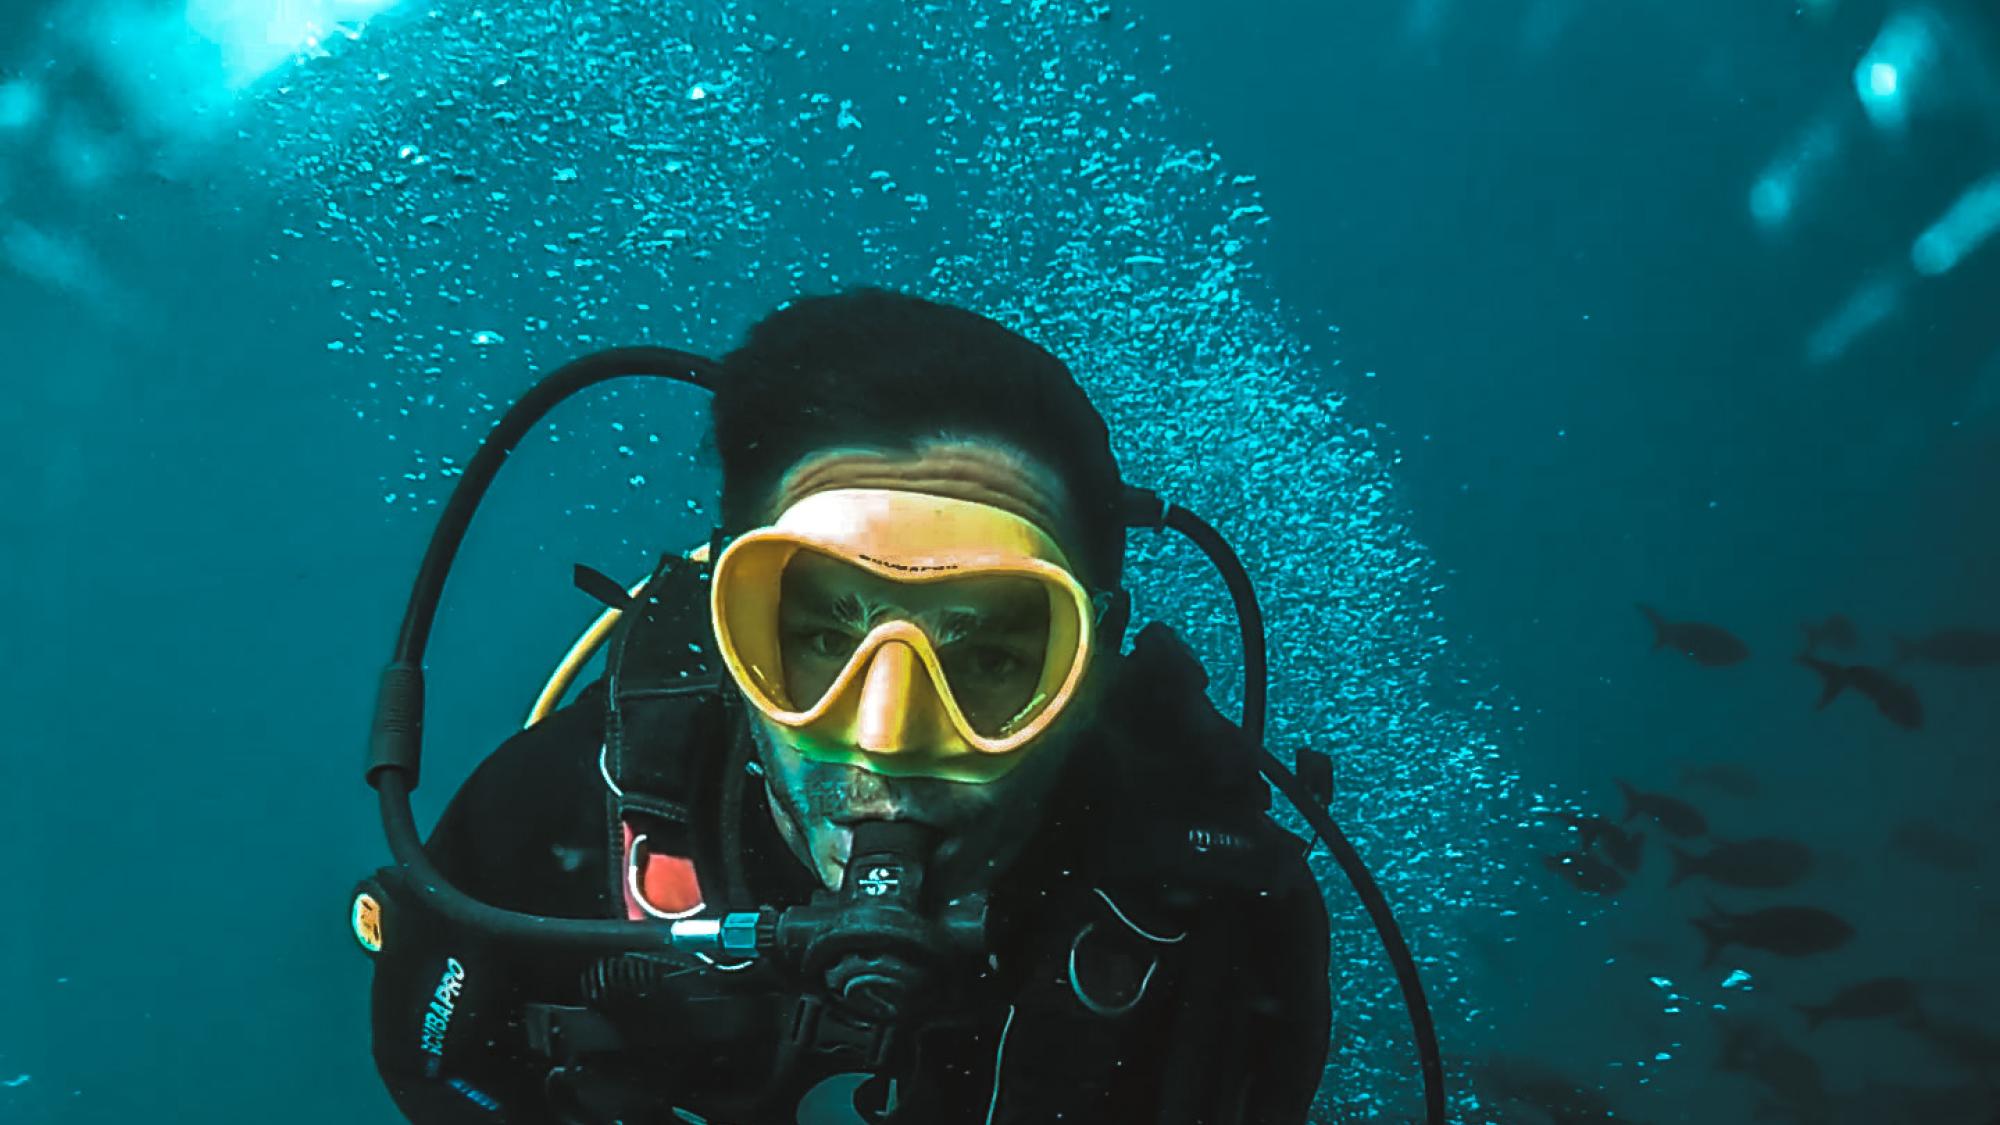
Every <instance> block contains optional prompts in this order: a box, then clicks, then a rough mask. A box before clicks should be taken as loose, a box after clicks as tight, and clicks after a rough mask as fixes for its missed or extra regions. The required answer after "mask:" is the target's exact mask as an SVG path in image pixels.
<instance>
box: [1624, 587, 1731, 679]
mask: <svg viewBox="0 0 2000 1125" xmlns="http://www.w3.org/2000/svg"><path fill="white" fill-rule="evenodd" d="M1634 604H1636V605H1637V606H1638V607H1639V612H1640V613H1643V614H1645V615H1646V620H1647V621H1650V622H1652V624H1653V647H1654V648H1656V649H1657V648H1670V649H1673V650H1674V651H1675V652H1678V653H1680V654H1681V655H1682V656H1685V657H1687V658H1688V659H1689V660H1692V661H1694V662H1695V663H1696V664H1700V665H1702V666H1703V667H1707V668H1725V667H1728V666H1729V665H1731V664H1741V663H1742V662H1743V661H1745V660H1747V659H1749V656H1750V646H1749V645H1746V644H1744V643H1743V642H1742V641H1740V640H1737V639H1736V635H1735V634H1733V633H1731V632H1730V631H1729V630H1727V629H1724V628H1722V627H1721V626H1719V625H1704V624H1702V623H1701V622H1699V621H1669V620H1667V619H1666V618H1665V617H1663V616H1661V615H1660V611H1659V610H1657V609H1654V608H1653V607H1652V606H1649V605H1647V604H1646V603H1644V602H1636V603H1634Z"/></svg>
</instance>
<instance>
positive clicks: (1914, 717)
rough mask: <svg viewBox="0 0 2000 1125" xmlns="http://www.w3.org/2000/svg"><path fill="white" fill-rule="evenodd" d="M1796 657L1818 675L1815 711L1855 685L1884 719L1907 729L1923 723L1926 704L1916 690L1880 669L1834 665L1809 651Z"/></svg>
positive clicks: (1865, 666) (1917, 726)
mask: <svg viewBox="0 0 2000 1125" xmlns="http://www.w3.org/2000/svg"><path fill="white" fill-rule="evenodd" d="M1797 659H1798V662H1799V663H1800V664H1803V665H1805V666H1806V667H1808V668H1811V669H1812V670H1813V671H1814V672H1816V673H1818V674H1819V680H1820V693H1819V702H1818V703H1816V704H1814V705H1813V709H1814V710H1824V709H1825V707H1826V705H1827V704H1829V703H1832V702H1833V701H1834V700H1835V699H1837V698H1839V697H1840V693H1841V692H1843V691H1845V690H1847V689H1848V688H1853V689H1854V690H1855V691H1857V692H1859V693H1860V694H1861V695H1863V696H1864V697H1866V698H1867V700H1868V702H1870V703H1873V704H1874V705H1875V709H1876V710H1877V711H1880V712H1881V713H1882V716H1883V717H1884V718H1886V719H1888V720H1889V721H1890V722H1892V723H1894V724H1896V725H1897V726H1899V727H1902V728H1903V729H1904V730H1917V729H1918V728H1920V727H1922V726H1923V725H1924V704H1923V700H1921V699H1919V698H1917V689H1915V688H1913V687H1911V686H1910V685H1909V684H1906V683H1904V682H1903V681H1901V680H1899V679H1897V678H1896V677H1894V676H1891V675H1890V674H1889V673H1887V672H1884V671H1882V670H1881V669H1880V668H1871V667H1869V666H1868V665H1866V664H1835V663H1833V662H1832V661H1830V660H1821V659H1819V658H1817V657H1815V656H1813V655H1812V654H1811V653H1807V652H1802V653H1799V655H1798V658H1797Z"/></svg>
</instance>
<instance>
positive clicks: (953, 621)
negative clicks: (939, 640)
mask: <svg viewBox="0 0 2000 1125" xmlns="http://www.w3.org/2000/svg"><path fill="white" fill-rule="evenodd" d="M934 612H935V613H936V615H937V620H938V622H939V624H940V626H941V627H942V629H944V630H950V631H952V632H953V633H955V634H958V635H963V634H964V633H968V632H971V631H973V630H975V629H976V630H982V631H986V632H995V633H1012V632H1020V631H1024V630H1028V629H1032V628H1034V627H1035V626H1036V625H1037V624H1038V623H1039V622H1038V621H1037V619H1036V614H1035V607H1033V606H1031V605H1029V604H1027V603H1024V602H1016V603H1014V604H1012V605H1008V606H1003V607H1001V608H999V609H994V610H982V609H977V608H974V607H971V606H948V607H946V608H944V609H940V610H936V611H934Z"/></svg>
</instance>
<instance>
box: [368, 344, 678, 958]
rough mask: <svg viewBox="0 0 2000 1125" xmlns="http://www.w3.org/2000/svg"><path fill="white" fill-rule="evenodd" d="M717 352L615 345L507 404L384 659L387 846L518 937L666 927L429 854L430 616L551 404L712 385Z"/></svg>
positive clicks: (375, 764) (627, 938)
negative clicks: (479, 876) (484, 876)
mask: <svg viewBox="0 0 2000 1125" xmlns="http://www.w3.org/2000/svg"><path fill="white" fill-rule="evenodd" d="M714 372H715V362H714V361H713V360H710V359H707V358H705V357H702V356H698V355H695V354H693V353H692V352H683V351H676V350H674V349H672V348H614V349H611V350H609V351H602V352H596V353H593V354H591V355H587V356H584V357H582V358H581V359H577V360H574V361H572V362H570V363H568V364H565V365H564V366H562V367H560V368H558V369H557V370H556V371H554V372H553V373H551V374H550V375H549V376H548V377H547V378H545V379H542V380H541V381H539V382H537V383H536V384H535V385H534V386H533V387H532V388H530V389H529V390H528V393H527V394H524V395H522V396H521V397H520V399H519V400H517V401H516V402H515V403H514V405H512V406H511V407H509V408H508V409H507V412H506V413H505V414H504V415H502V416H501V418H500V421H499V423H498V424H496V425H495V426H494V427H493V430H492V432H491V433H489V434H488V435H487V436H486V440H485V441H483V442H481V443H480V446H479V449H478V451H477V452H475V453H474V454H473V456H472V460H471V461H470V462H468V463H467V464H466V467H465V472H464V474H463V475H461V476H460V477H459V480H458V485H457V486H456V487H455V488H453V490H452V493H451V499H450V500H448V501H447V502H446V503H445V509H444V512H443V513H442V514H441V515H439V517H438V523H437V528H436V530H434V531H433V532H432V533H431V541H430V546H429V547H428V548H427V549H426V550H425V551H424V560H423V564H422V565H421V566H420V567H418V569H417V578H416V582H415V583H414V584H413V585H412V587H411V590H410V602H409V606H408V608H407V609H405V611H404V613H403V625H402V629H401V630H400V631H399V632H398V634H397V636H396V649H395V655H394V656H393V658H392V659H391V661H390V663H389V665H388V667H386V668H384V669H383V672H382V684H381V691H380V694H379V695H378V696H377V699H376V704H375V721H374V727H373V730H372V731H371V732H370V736H369V746H368V763H367V773H366V776H367V779H368V783H369V784H370V785H372V786H374V787H375V791H376V793H377V794H378V795H379V797H380V804H381V809H382V827H383V831H384V833H385V834H386V835H387V837H388V840H389V851H390V852H391V854H393V855H394V856H395V857H396V861H397V862H398V863H399V864H401V865H402V866H403V867H404V868H405V869H406V875H407V878H408V883H409V889H410V890H412V891H413V892H415V893H417V894H419V895H422V896H423V897H425V898H426V899H427V900H429V902H430V904H431V905H432V906H433V907H434V908H435V909H437V910H438V911H439V912H441V913H443V914H444V915H445V916H446V917H449V918H452V919H454V920H457V921H460V922H462V923H465V924H467V925H470V926H473V927H476V928H478V929H482V930H485V931H487V932H488V933H491V934H493V935H494V936H496V937H502V938H507V939H511V940H514V941H520V942H527V943H535V944H539V943H542V942H551V943H561V944H564V945H569V946H572V947H574V946H585V947H590V948H593V949H596V950H598V951H601V952H605V953H626V952H632V951H634V950H637V949H644V948H653V947H656V946H659V945H664V944H665V938H664V932H663V931H664V927H659V928H657V929H660V930H661V931H662V932H661V933H659V934H658V935H656V936H657V937H658V940H656V941H649V940H648V937H649V935H652V934H653V933H654V930H655V929H656V927H649V926H644V925H635V924H634V923H632V922H626V921H620V920H613V919H606V920H603V921H589V920H583V919H575V918H547V917H543V916H541V915H536V914H523V913H520V912H517V911H512V910H501V909H499V908H498V907H494V906H489V905H487V904H486V903H483V902H480V901H479V900H478V899H475V898H472V897H471V896H469V895H466V894H463V893H461V892H460V891H458V890H457V888H455V887H453V886H452V885H451V882H450V880H448V879H446V878H445V877H444V875H443V874H442V873H441V872H439V871H438V869H437V868H436V867H435V866H434V865H433V864H432V863H431V861H430V857H429V856H428V855H426V854H425V853H424V847H423V840H422V838H421V837H420V836H419V835H418V832H417V825H416V818H415V816H414V815H413V814H412V812H411V810H410V792H411V790H413V789H415V788H416V787H417V780H418V765H419V762H420V760H421V757H422V752H423V703H424V672H423V667H424V650H425V648H426V647H428V645H429V644H430V636H431V625H432V624H433V622H435V621H436V619H437V610H438V604H439V602H440V601H442V600H443V597H444V584H445V579H446V578H448V577H449V576H450V575H451V565H452V562H453V560H455V559H456V558H457V557H458V549H459V546H460V545H461V544H463V543H464V542H465V533H466V529H467V528H468V527H469V526H470V525H471V523H472V516H473V513H474V512H476V511H478V510H479V502H480V500H482V499H483V498H484V497H485V495H486V490H487V488H488V487H489V486H490V485H492V483H493V478H494V477H495V476H496V475H498V473H499V472H500V467H501V465H503V464H505V463H506V460H507V457H508V455H509V454H511V453H513V451H514V447H515V446H516V445H517V444H519V443H520V441H521V439H522V438H523V437H526V436H527V434H528V431H530V430H532V429H534V427H535V425H536V424H537V423H539V422H540V421H541V420H542V419H543V418H544V417H546V416H547V415H548V413H549V412H550V411H551V410H554V409H555V408H556V406H557V405H559V404H560V403H562V401H563V400H564V399H567V398H568V397H570V396H571V395H573V394H575V393H577V392H578V391H581V390H584V389H585V388H587V387H591V386H594V385H596V384H598V383H603V382H608V381H610V380H613V379H622V378H628V377H632V376H651V377H656V378H666V379H676V380H679V381H681V382H684V383H692V384H694V385H696V386H698V387H702V388H703V389H712V383H713V380H714Z"/></svg>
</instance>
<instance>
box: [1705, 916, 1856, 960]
mask: <svg viewBox="0 0 2000 1125" xmlns="http://www.w3.org/2000/svg"><path fill="white" fill-rule="evenodd" d="M1708 909H1709V916H1708V917H1706V918H1696V919H1694V928H1695V929H1697V930H1700V931H1701V936H1702V937H1704V938H1706V939H1707V940H1708V951H1707V953H1706V954H1705V955H1704V956H1703V957H1702V961H1701V963H1702V965H1703V967H1707V966H1709V965H1713V964H1715V959H1716V958H1717V957H1719V956H1721V955H1722V951H1723V950H1724V949H1725V948H1727V947H1729V946H1732V945H1740V946H1743V947H1744V948H1746V949H1761V950H1763V951H1764V952H1766V953H1775V954H1777V955H1778V956H1780V957H1806V956H1809V955H1811V954H1814V953H1825V952H1828V951H1829V950H1834V949H1839V948H1840V947H1841V946H1843V945H1846V944H1847V940H1848V939H1849V938H1851V937H1853V936H1854V927H1853V926H1850V925H1848V924H1847V922H1846V921H1845V920H1844V919H1842V918H1841V917H1840V916H1839V915H1837V914H1829V913H1828V912H1826V911H1824V910H1821V909H1819V908H1818V907H1816V906H1773V907H1770V908H1768V909H1765V910H1753V911H1751V912H1750V913H1748V914H1731V913H1729V912H1728V911H1726V910H1724V909H1722V908H1721V907H1719V906H1717V905H1715V904H1714V903H1713V902H1711V903H1709V904H1708Z"/></svg>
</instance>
